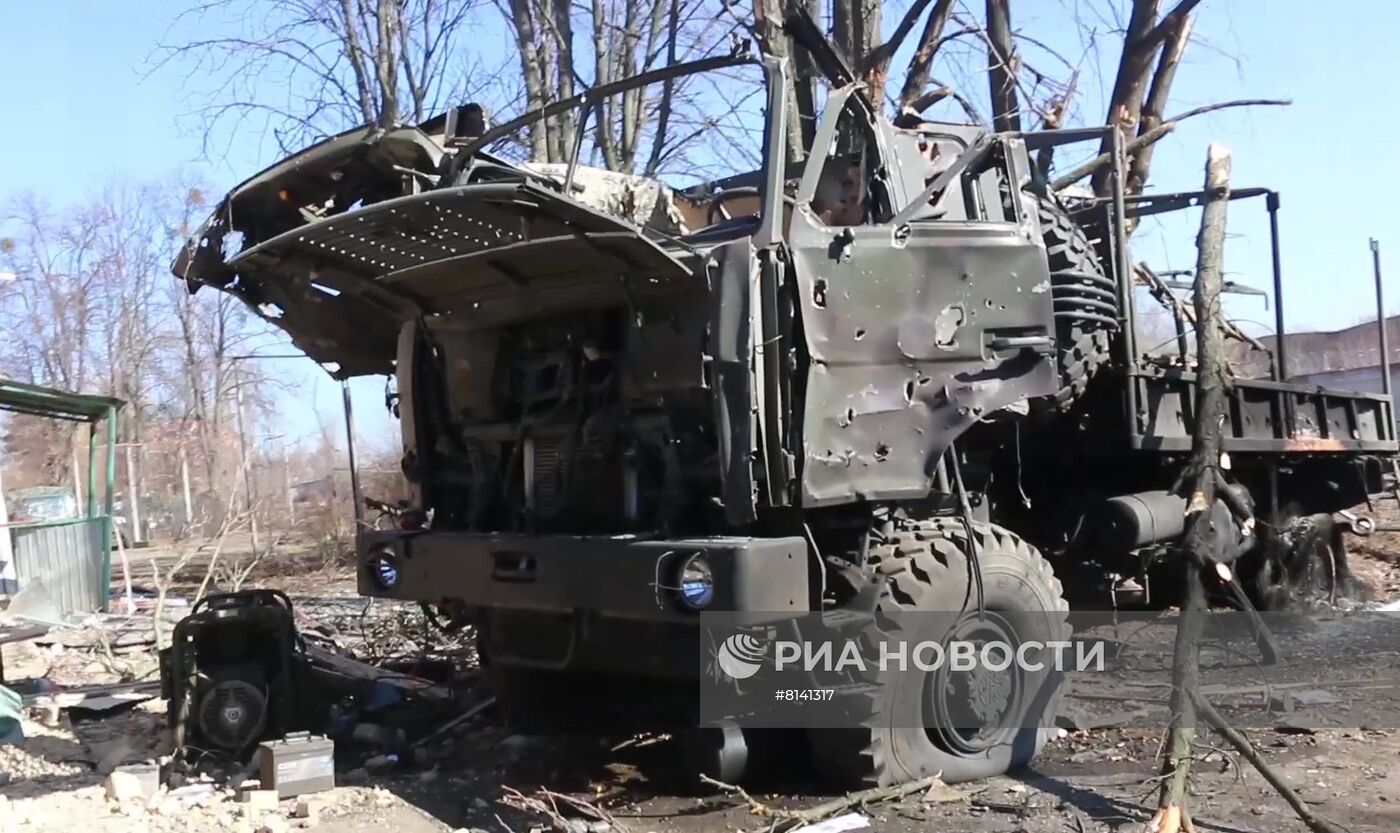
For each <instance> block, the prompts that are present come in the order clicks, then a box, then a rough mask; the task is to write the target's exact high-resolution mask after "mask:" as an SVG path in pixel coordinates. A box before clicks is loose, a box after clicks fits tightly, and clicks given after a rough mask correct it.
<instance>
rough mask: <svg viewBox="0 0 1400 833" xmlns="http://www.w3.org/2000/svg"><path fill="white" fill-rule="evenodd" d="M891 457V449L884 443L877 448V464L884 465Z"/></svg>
mask: <svg viewBox="0 0 1400 833" xmlns="http://www.w3.org/2000/svg"><path fill="white" fill-rule="evenodd" d="M889 456H890V447H889V446H887V445H885V444H884V443H880V444H879V445H877V446H875V462H877V463H883V462H884V461H885V458H887V457H889Z"/></svg>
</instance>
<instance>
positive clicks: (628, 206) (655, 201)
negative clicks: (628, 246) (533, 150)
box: [521, 162, 685, 234]
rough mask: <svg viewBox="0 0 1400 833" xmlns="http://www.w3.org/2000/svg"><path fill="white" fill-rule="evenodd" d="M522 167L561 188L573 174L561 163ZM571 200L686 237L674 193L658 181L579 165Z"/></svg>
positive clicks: (525, 165)
mask: <svg viewBox="0 0 1400 833" xmlns="http://www.w3.org/2000/svg"><path fill="white" fill-rule="evenodd" d="M521 167H522V168H524V169H525V170H527V171H530V172H531V173H535V174H539V175H541V176H544V177H547V178H549V179H552V180H554V181H555V182H558V183H560V184H561V185H562V184H563V182H564V178H565V177H566V176H567V175H568V172H569V166H568V165H565V164H563V163H558V162H527V163H525V164H523V165H521ZM569 196H570V197H572V198H573V199H575V200H578V201H579V202H581V203H583V204H584V205H586V206H588V207H589V208H594V209H597V210H598V211H602V212H605V213H607V214H611V215H612V216H614V217H618V218H620V219H623V220H626V221H627V222H629V223H632V224H633V225H637V226H642V227H643V228H649V229H653V230H655V231H659V232H662V233H664V234H684V233H685V228H684V222H683V219H682V217H681V214H680V212H679V211H678V210H677V209H676V207H675V202H674V198H673V195H672V192H671V189H670V188H668V187H667V186H666V185H665V184H664V183H661V182H659V181H657V180H655V179H649V178H647V177H644V176H633V175H631V174H624V173H619V172H617V171H608V170H604V169H602V168H591V167H588V166H586V165H579V166H578V170H576V171H575V172H574V183H573V191H572V193H571V194H570V195H569Z"/></svg>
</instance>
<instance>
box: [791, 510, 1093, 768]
mask: <svg viewBox="0 0 1400 833" xmlns="http://www.w3.org/2000/svg"><path fill="white" fill-rule="evenodd" d="M972 534H973V539H974V542H975V544H976V546H977V554H978V561H979V562H980V564H981V570H982V579H983V592H984V604H985V610H986V616H985V618H980V619H979V618H978V615H977V612H976V605H977V600H976V595H975V593H976V591H975V589H974V588H973V586H971V585H970V583H969V572H968V565H969V558H968V553H969V546H970V544H969V540H968V536H967V530H966V527H965V526H964V525H963V524H962V522H961V521H959V520H957V519H946V518H935V519H931V520H927V521H922V522H918V523H915V524H911V525H909V526H908V527H907V528H905V529H902V530H900V531H899V532H897V533H896V534H895V535H894V536H893V537H892V538H891V539H890V540H889V541H887V542H886V543H884V544H882V545H880V546H878V547H874V548H872V550H871V553H870V557H869V562H870V564H871V566H872V567H874V569H875V570H876V571H877V572H878V573H880V574H881V575H883V576H884V577H885V579H886V585H885V588H884V591H883V594H882V596H881V598H880V601H879V604H878V610H879V611H880V612H881V613H892V614H904V613H916V612H919V611H924V612H929V613H936V612H945V613H947V612H952V613H956V612H958V611H969V612H967V613H965V614H963V615H962V616H961V617H959V618H958V620H957V624H956V625H954V626H953V628H952V630H951V631H947V632H945V633H943V634H939V635H936V636H934V638H937V639H941V640H942V641H943V642H944V644H946V643H947V642H948V641H951V640H964V641H970V642H973V643H982V644H985V643H987V642H997V641H1001V642H1005V643H1006V644H1008V645H1010V646H1013V647H1015V646H1019V645H1020V644H1021V643H1022V642H1026V641H1032V640H1034V641H1040V642H1053V641H1061V640H1067V639H1068V638H1069V633H1070V630H1069V624H1068V620H1067V616H1068V610H1069V608H1068V605H1067V604H1066V602H1065V600H1064V593H1063V590H1062V588H1061V586H1060V582H1059V580H1058V579H1056V578H1055V574H1054V572H1053V571H1052V570H1051V568H1050V564H1049V562H1047V561H1045V559H1044V558H1042V557H1041V555H1040V553H1039V552H1037V551H1036V549H1035V548H1034V547H1032V546H1031V545H1030V544H1027V543H1026V542H1025V541H1023V540H1021V539H1020V538H1019V537H1017V536H1016V535H1014V534H1012V533H1011V532H1008V531H1007V530H1005V529H1002V528H1000V527H997V526H993V525H990V524H973V527H972ZM912 618H913V617H906V618H905V620H904V621H906V622H907V621H910V620H911V619H912ZM932 618H933V617H930V619H932ZM938 619H939V620H941V621H942V622H943V623H944V624H945V625H946V623H947V622H948V621H950V620H949V619H944V618H943V617H938ZM939 627H940V628H941V627H942V625H940V626H939ZM1062 688H1063V678H1062V677H1060V676H1059V675H1055V674H1049V675H1047V674H1035V673H1026V672H1023V671H1021V670H1019V669H1018V668H1017V667H1016V666H1015V665H1014V664H1013V665H1012V666H1011V667H1010V668H1009V669H1007V670H1006V671H998V672H993V671H989V670H987V669H985V668H980V669H977V670H974V671H971V672H952V671H948V670H946V669H936V670H932V671H920V670H917V669H916V668H914V667H912V666H911V667H910V668H909V670H907V671H905V672H902V673H899V674H892V675H890V676H889V677H888V679H887V681H886V683H885V684H884V685H881V686H879V687H877V688H875V689H874V690H873V691H871V693H869V694H868V695H865V696H864V700H863V701H862V702H861V703H860V704H859V711H858V714H859V717H860V718H861V719H860V727H859V728H833V729H814V730H811V731H809V732H808V738H809V743H810V745H811V748H812V752H813V762H814V764H815V766H816V767H817V770H818V772H819V773H820V774H821V775H822V776H823V777H824V778H825V779H826V780H828V781H829V782H831V783H832V784H834V785H837V786H840V787H842V788H849V787H855V786H876V785H888V784H897V783H902V782H905V781H910V780H914V779H917V778H923V777H926V776H930V775H934V774H938V773H941V774H942V777H943V779H944V780H945V781H948V782H950V783H951V782H956V781H968V780H974V779H978V778H986V777H988V776H992V775H997V774H1000V773H1002V772H1005V771H1007V770H1009V769H1013V768H1015V767H1019V766H1024V765H1025V764H1028V763H1029V762H1030V761H1031V759H1032V758H1033V757H1034V756H1035V755H1036V753H1037V752H1039V751H1040V749H1041V747H1042V746H1044V744H1045V742H1046V741H1047V740H1048V739H1049V737H1050V732H1051V731H1053V729H1052V728H1051V726H1052V722H1053V717H1054V714H1055V709H1056V707H1057V706H1058V703H1059V699H1060V695H1061V692H1062Z"/></svg>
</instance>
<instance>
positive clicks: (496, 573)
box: [491, 552, 540, 581]
mask: <svg viewBox="0 0 1400 833" xmlns="http://www.w3.org/2000/svg"><path fill="white" fill-rule="evenodd" d="M493 558H494V562H495V563H494V565H493V566H492V569H491V577H492V578H494V579H496V580H497V581H535V580H536V579H538V578H539V572H540V565H539V562H538V561H536V560H535V557H534V556H533V555H529V554H527V553H523V552H498V553H495V554H494V556H493Z"/></svg>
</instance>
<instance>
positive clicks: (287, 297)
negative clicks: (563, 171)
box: [227, 181, 691, 376]
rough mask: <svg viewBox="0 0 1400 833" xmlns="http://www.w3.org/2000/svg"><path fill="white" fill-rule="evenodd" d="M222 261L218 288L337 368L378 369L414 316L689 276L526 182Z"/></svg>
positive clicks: (324, 227) (422, 201)
mask: <svg viewBox="0 0 1400 833" xmlns="http://www.w3.org/2000/svg"><path fill="white" fill-rule="evenodd" d="M227 269H228V270H231V271H233V272H235V273H237V275H238V277H237V279H236V280H235V281H233V282H231V283H230V284H229V285H228V288H230V289H231V290H232V291H234V292H235V293H237V294H239V295H240V296H241V297H243V298H244V299H245V300H246V301H247V302H248V303H249V304H250V305H252V306H254V307H255V308H257V309H258V310H259V312H260V313H261V314H262V315H263V316H264V317H265V318H268V319H269V320H271V321H272V323H274V324H276V325H277V326H279V327H281V328H282V329H284V330H286V331H287V332H288V333H289V335H291V336H292V339H293V341H294V342H295V343H296V344H297V345H298V346H299V347H301V348H302V349H304V350H306V352H307V353H308V354H309V355H310V356H311V357H312V358H315V359H318V360H320V361H325V362H337V363H339V364H340V371H339V373H338V374H336V375H340V376H354V375H361V374H363V373H387V372H389V370H390V368H391V366H392V365H391V362H392V358H393V355H394V349H395V344H396V341H397V337H398V330H399V327H400V326H401V325H402V324H403V322H404V321H407V320H411V319H413V318H417V317H421V316H423V315H428V314H445V313H453V312H456V313H460V314H461V315H462V316H464V317H465V318H466V319H469V320H474V321H477V322H479V323H483V324H484V323H501V322H505V321H509V320H514V319H518V318H520V317H522V316H527V315H547V314H549V312H550V311H551V310H568V309H577V308H581V307H598V306H604V305H607V304H617V303H622V302H625V300H626V298H627V295H628V293H629V292H631V293H633V294H635V295H653V294H656V293H657V292H660V291H664V290H665V289H666V288H667V287H668V286H669V285H671V284H672V283H674V282H676V281H683V280H684V279H686V278H688V277H690V276H691V270H690V267H689V266H687V265H686V264H685V263H684V262H683V261H682V260H681V259H679V258H678V257H676V256H675V255H673V254H670V253H668V252H666V251H664V250H663V249H662V248H661V247H660V246H658V245H657V244H655V243H653V242H651V241H650V240H648V239H646V238H645V237H643V236H642V235H641V234H640V233H638V231H637V230H636V229H635V228H634V227H631V226H628V225H627V224H625V223H623V222H622V221H621V220H617V219H615V218H612V217H609V216H606V215H603V214H601V213H599V212H597V211H594V210H592V209H590V208H587V207H585V206H582V205H579V204H578V203H576V202H574V201H572V200H569V199H567V198H565V197H563V196H561V195H559V194H557V193H554V192H551V191H549V190H547V189H545V188H543V187H541V186H538V185H534V184H532V183H530V182H528V181H522V182H516V183H490V184H481V185H468V186H462V187H456V188H447V189H442V190H436V191H429V192H427V193H423V194H418V195H414V196H408V197H400V198H397V199H392V200H387V201H384V202H380V203H377V204H374V205H371V206H369V207H366V208H362V209H359V210H357V211H354V212H349V213H346V214H342V215H338V216H335V217H331V218H329V219H325V220H320V221H318V222H315V223H310V224H307V225H304V226H301V227H299V228H296V229H293V230H291V231H287V232H283V233H282V234H279V235H277V236H275V237H273V238H271V239H269V240H266V241H264V242H262V243H258V244H257V245H254V246H252V247H251V248H248V249H247V250H245V251H243V252H241V253H239V254H238V255H236V256H235V257H233V258H231V259H230V260H229V261H228V264H227Z"/></svg>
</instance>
